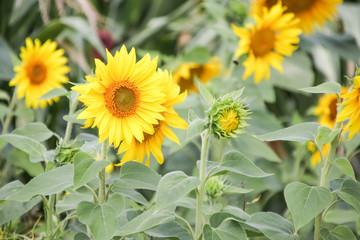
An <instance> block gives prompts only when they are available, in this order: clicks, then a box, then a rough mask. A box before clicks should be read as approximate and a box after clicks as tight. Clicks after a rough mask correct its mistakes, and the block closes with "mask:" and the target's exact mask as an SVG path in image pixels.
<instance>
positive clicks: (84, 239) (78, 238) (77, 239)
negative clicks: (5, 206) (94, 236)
mask: <svg viewBox="0 0 360 240" xmlns="http://www.w3.org/2000/svg"><path fill="white" fill-rule="evenodd" d="M74 240H91V239H90V238H89V237H88V235H86V234H85V233H82V232H78V233H76V234H75V236H74Z"/></svg>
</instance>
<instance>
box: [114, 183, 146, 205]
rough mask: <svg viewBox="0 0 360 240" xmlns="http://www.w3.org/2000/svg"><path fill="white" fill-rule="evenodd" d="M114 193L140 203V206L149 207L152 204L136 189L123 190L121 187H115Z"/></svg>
mask: <svg viewBox="0 0 360 240" xmlns="http://www.w3.org/2000/svg"><path fill="white" fill-rule="evenodd" d="M111 190H112V191H113V192H114V193H119V194H121V195H122V196H124V197H126V198H129V199H131V200H133V201H135V202H138V203H140V204H143V205H146V206H147V205H149V204H150V203H149V202H148V201H147V200H146V198H144V197H143V195H141V194H140V193H139V192H137V191H136V190H134V189H126V188H122V187H121V186H119V185H117V184H116V185H115V184H114V185H113V187H112V189H111Z"/></svg>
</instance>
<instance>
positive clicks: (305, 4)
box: [251, 0, 342, 34]
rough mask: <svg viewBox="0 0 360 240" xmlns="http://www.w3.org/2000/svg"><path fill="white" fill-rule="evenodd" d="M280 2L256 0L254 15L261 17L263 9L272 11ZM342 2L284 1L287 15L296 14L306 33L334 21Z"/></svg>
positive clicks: (315, 0) (253, 7)
mask: <svg viewBox="0 0 360 240" xmlns="http://www.w3.org/2000/svg"><path fill="white" fill-rule="evenodd" d="M277 2H278V0H255V1H254V2H253V3H252V9H251V12H252V14H257V15H261V14H262V11H263V10H262V9H263V7H266V8H268V9H270V8H271V7H272V6H274V5H275V4H276V3H277ZM340 3H342V0H282V5H283V6H286V11H285V12H286V13H294V14H295V17H297V18H299V19H300V27H301V29H302V30H303V31H304V32H305V33H307V34H308V33H311V32H314V30H315V24H317V25H318V26H319V27H322V25H323V24H324V22H326V20H332V19H333V15H334V14H335V13H336V12H337V11H336V5H338V4H340Z"/></svg>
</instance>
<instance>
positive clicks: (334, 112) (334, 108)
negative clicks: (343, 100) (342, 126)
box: [329, 98, 337, 121]
mask: <svg viewBox="0 0 360 240" xmlns="http://www.w3.org/2000/svg"><path fill="white" fill-rule="evenodd" d="M336 103H337V99H336V98H334V99H333V100H332V101H331V102H330V105H329V108H330V119H331V120H332V121H335V120H336V115H337V105H336Z"/></svg>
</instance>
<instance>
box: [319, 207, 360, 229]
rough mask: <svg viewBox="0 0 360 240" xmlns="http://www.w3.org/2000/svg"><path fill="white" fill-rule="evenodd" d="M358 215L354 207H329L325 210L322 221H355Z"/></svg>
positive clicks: (342, 222) (340, 222)
mask: <svg viewBox="0 0 360 240" xmlns="http://www.w3.org/2000/svg"><path fill="white" fill-rule="evenodd" d="M358 219H359V216H358V214H357V212H356V211H355V210H354V209H352V208H351V209H338V208H335V209H330V210H328V211H327V212H326V214H325V217H324V222H326V223H334V224H337V225H340V224H345V223H350V222H357V221H358Z"/></svg>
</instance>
